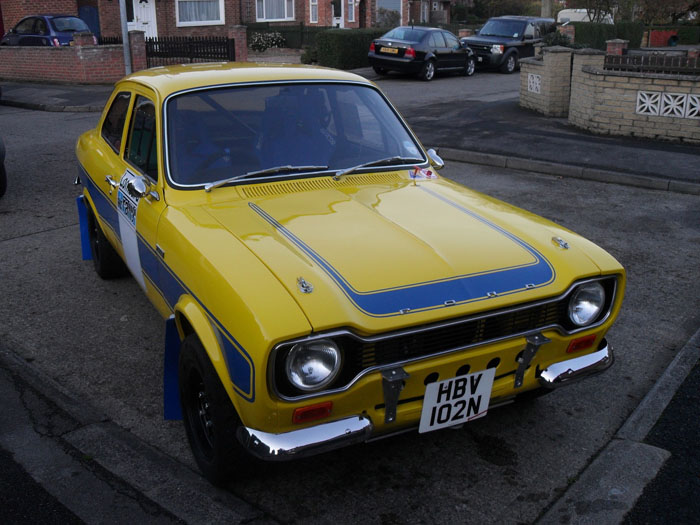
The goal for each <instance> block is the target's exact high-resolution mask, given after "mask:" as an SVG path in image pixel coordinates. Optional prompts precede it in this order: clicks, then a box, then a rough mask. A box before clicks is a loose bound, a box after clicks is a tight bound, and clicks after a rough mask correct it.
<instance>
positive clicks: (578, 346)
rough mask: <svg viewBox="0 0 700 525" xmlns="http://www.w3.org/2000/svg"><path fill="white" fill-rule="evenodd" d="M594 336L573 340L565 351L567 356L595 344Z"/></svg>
mask: <svg viewBox="0 0 700 525" xmlns="http://www.w3.org/2000/svg"><path fill="white" fill-rule="evenodd" d="M595 338H596V335H595V334H593V335H587V336H585V337H579V338H578V339H574V340H573V341H571V342H570V343H569V347H568V348H567V349H566V353H567V354H572V353H574V352H578V351H579V350H584V349H586V348H588V347H589V346H591V345H592V344H593V343H594V342H595Z"/></svg>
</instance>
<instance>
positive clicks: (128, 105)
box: [100, 90, 134, 155]
mask: <svg viewBox="0 0 700 525" xmlns="http://www.w3.org/2000/svg"><path fill="white" fill-rule="evenodd" d="M122 95H126V96H127V97H128V98H127V102H126V108H125V110H124V121H123V122H122V132H121V137H120V139H119V140H120V142H119V147H118V148H117V147H116V146H115V145H114V144H112V142H111V141H110V140H109V139H107V137H105V135H104V128H105V123H106V122H107V117H108V116H109V113H110V111H111V110H112V108H113V107H114V104H115V103H116V102H117V99H118V98H119V97H120V96H122ZM133 95H134V93H133V92H132V91H129V90H124V91H119V92H118V93H117V94H116V95H115V96H114V98H113V99H112V103H111V104H110V105H109V109H108V110H107V113H105V117H104V119H103V120H102V126H100V137H101V138H102V140H104V141H105V142H106V143H107V145H108V146H109V147H110V148H111V149H112V151H114V153H116V154H117V155H119V153H120V152H121V149H122V146H123V145H124V131H125V130H126V122H127V120H129V109H131V101H132V100H133Z"/></svg>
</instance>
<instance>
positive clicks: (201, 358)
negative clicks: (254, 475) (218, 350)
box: [179, 334, 254, 486]
mask: <svg viewBox="0 0 700 525" xmlns="http://www.w3.org/2000/svg"><path fill="white" fill-rule="evenodd" d="M179 383H180V403H181V405H182V416H183V420H184V423H185V431H186V433H187V440H188V441H189V444H190V448H191V449H192V455H193V456H194V459H195V461H196V462H197V466H199V469H200V470H201V471H202V474H203V475H204V477H205V478H207V480H209V482H211V483H212V484H213V485H216V486H222V485H224V484H226V482H227V481H229V480H231V479H232V478H233V477H234V476H236V477H241V476H243V475H244V474H245V473H246V472H248V471H249V469H250V468H251V466H252V465H253V464H254V458H253V457H252V456H251V455H250V454H248V453H247V452H246V451H245V450H244V449H243V446H242V445H241V444H240V443H239V441H238V439H237V438H236V432H237V431H238V428H239V427H241V426H242V423H241V420H240V418H239V417H238V414H237V413H236V409H235V408H234V406H233V403H232V402H231V399H230V398H229V396H228V394H227V393H226V390H225V389H224V387H223V385H222V384H221V381H220V380H219V376H218V375H217V373H216V370H214V366H213V365H212V364H211V361H210V360H209V356H208V355H207V353H206V350H204V347H203V346H202V344H201V343H200V341H199V339H198V338H197V336H196V335H194V334H192V335H189V336H187V337H186V338H185V340H184V341H183V342H182V347H181V351H180V361H179Z"/></svg>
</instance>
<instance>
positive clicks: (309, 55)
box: [301, 46, 318, 64]
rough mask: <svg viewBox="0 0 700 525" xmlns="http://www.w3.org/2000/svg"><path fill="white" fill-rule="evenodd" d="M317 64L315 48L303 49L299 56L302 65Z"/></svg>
mask: <svg viewBox="0 0 700 525" xmlns="http://www.w3.org/2000/svg"><path fill="white" fill-rule="evenodd" d="M316 62H318V51H317V50H316V46H308V47H305V48H304V52H303V53H302V54H301V63H302V64H314V63H316Z"/></svg>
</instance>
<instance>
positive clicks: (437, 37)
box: [430, 31, 445, 47]
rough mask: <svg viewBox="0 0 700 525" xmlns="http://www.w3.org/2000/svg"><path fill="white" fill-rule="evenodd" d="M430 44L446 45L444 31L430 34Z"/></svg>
mask: <svg viewBox="0 0 700 525" xmlns="http://www.w3.org/2000/svg"><path fill="white" fill-rule="evenodd" d="M430 45H431V46H433V47H445V39H444V38H442V33H438V32H437V31H435V32H434V33H431V34H430Z"/></svg>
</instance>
